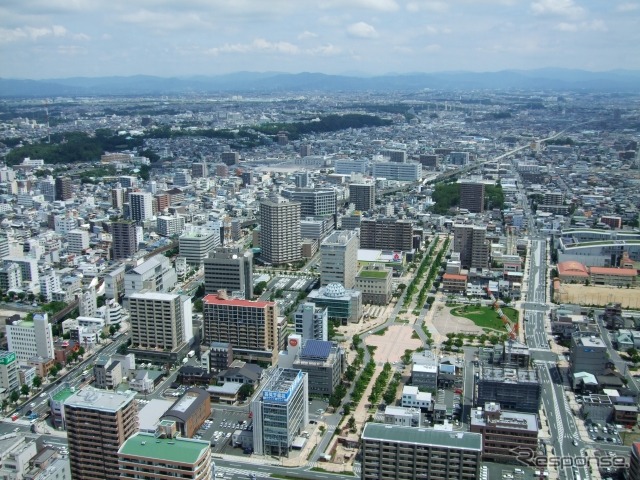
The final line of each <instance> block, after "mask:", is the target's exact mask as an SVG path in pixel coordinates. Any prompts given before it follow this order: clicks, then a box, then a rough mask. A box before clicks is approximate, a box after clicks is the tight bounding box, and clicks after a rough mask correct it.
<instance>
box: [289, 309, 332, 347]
mask: <svg viewBox="0 0 640 480" xmlns="http://www.w3.org/2000/svg"><path fill="white" fill-rule="evenodd" d="M293 317H294V321H295V326H296V333H297V334H298V335H301V336H302V338H303V340H324V341H325V342H326V341H327V340H328V338H329V313H328V310H327V308H326V307H317V306H316V304H315V303H311V302H304V303H300V304H299V305H298V308H297V309H296V311H295V313H294V314H293Z"/></svg>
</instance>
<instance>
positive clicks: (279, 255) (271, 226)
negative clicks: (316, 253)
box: [260, 198, 302, 265]
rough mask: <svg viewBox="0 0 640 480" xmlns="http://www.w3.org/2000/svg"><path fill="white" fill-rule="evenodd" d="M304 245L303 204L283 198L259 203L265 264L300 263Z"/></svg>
mask: <svg viewBox="0 0 640 480" xmlns="http://www.w3.org/2000/svg"><path fill="white" fill-rule="evenodd" d="M301 245H302V237H301V235H300V203H298V202H287V201H284V200H283V199H281V198H278V199H274V200H264V201H262V202H260V248H261V249H262V253H261V255H262V259H263V260H264V261H265V263H270V264H272V265H281V264H283V263H290V262H297V261H298V260H300V258H301V257H302V252H301Z"/></svg>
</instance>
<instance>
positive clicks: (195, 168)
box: [191, 162, 209, 178]
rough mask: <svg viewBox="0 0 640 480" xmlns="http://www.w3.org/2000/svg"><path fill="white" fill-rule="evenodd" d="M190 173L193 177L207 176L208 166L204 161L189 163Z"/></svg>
mask: <svg viewBox="0 0 640 480" xmlns="http://www.w3.org/2000/svg"><path fill="white" fill-rule="evenodd" d="M191 175H192V176H193V178H205V177H207V176H209V168H208V167H207V164H206V163H205V162H196V163H193V164H191Z"/></svg>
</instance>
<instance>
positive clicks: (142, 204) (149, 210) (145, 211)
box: [129, 192, 153, 225]
mask: <svg viewBox="0 0 640 480" xmlns="http://www.w3.org/2000/svg"><path fill="white" fill-rule="evenodd" d="M129 216H130V218H131V220H133V221H134V222H136V223H137V224H138V225H142V224H143V223H144V222H145V221H146V220H150V219H151V218H153V200H152V196H151V193H149V192H131V193H130V194H129Z"/></svg>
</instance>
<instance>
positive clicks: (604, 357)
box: [569, 332, 611, 375]
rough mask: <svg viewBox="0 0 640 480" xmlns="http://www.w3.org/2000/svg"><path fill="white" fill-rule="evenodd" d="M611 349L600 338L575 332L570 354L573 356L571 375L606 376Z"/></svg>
mask: <svg viewBox="0 0 640 480" xmlns="http://www.w3.org/2000/svg"><path fill="white" fill-rule="evenodd" d="M608 351H609V349H608V348H607V346H606V344H605V343H604V341H603V340H602V338H600V336H599V335H598V336H597V335H595V334H591V335H585V334H583V333H581V332H575V333H574V334H573V335H572V337H571V345H570V347H569V352H570V355H571V373H572V374H573V375H575V374H577V373H581V372H587V373H590V374H592V375H604V372H605V370H607V368H609V367H608V364H609V363H610V361H611V360H610V359H609V353H608Z"/></svg>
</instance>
